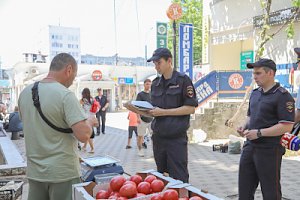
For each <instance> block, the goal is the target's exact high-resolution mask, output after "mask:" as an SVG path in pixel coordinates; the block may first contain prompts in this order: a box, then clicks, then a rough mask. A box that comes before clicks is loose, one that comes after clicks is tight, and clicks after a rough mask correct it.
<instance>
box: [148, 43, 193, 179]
mask: <svg viewBox="0 0 300 200" xmlns="http://www.w3.org/2000/svg"><path fill="white" fill-rule="evenodd" d="M147 61H148V62H151V61H153V63H154V64H155V69H156V71H157V72H158V73H159V74H160V75H161V76H160V77H157V78H155V79H154V80H153V82H152V86H151V103H152V105H153V106H154V107H155V108H154V109H152V110H150V111H149V112H148V113H149V114H151V115H152V116H154V119H153V121H152V124H151V128H152V130H153V135H152V141H153V154H154V159H155V162H156V166H157V170H158V171H159V172H161V173H164V172H166V173H168V174H169V175H170V176H171V177H173V178H175V179H178V180H181V181H183V182H186V183H187V182H188V181H189V173H188V147H187V143H188V137H187V129H188V128H189V126H190V114H192V113H194V112H195V107H196V106H198V102H197V99H196V93H195V89H194V86H193V84H192V81H191V80H190V78H189V77H188V76H187V75H186V74H184V73H179V72H177V71H176V70H174V69H173V59H172V54H171V52H170V51H169V50H168V49H167V48H158V49H156V50H155V51H154V53H153V55H152V57H151V58H150V59H149V60H147Z"/></svg>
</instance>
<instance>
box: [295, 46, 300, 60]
mask: <svg viewBox="0 0 300 200" xmlns="http://www.w3.org/2000/svg"><path fill="white" fill-rule="evenodd" d="M294 51H295V53H296V54H297V56H298V58H297V62H296V63H300V48H295V49H294Z"/></svg>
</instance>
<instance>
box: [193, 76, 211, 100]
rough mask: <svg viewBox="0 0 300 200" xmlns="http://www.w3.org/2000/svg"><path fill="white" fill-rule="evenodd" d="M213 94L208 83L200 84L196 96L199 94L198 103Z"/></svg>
mask: <svg viewBox="0 0 300 200" xmlns="http://www.w3.org/2000/svg"><path fill="white" fill-rule="evenodd" d="M213 92H214V91H213V89H212V88H211V87H210V85H209V84H208V83H207V82H206V81H204V82H203V83H202V84H200V85H199V86H198V87H197V88H196V94H197V98H198V102H201V101H202V100H204V99H205V98H207V97H209V96H210V95H212V93H213Z"/></svg>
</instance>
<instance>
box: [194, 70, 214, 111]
mask: <svg viewBox="0 0 300 200" xmlns="http://www.w3.org/2000/svg"><path fill="white" fill-rule="evenodd" d="M194 87H195V90H196V95H197V99H198V105H199V106H200V105H201V104H203V103H204V102H205V101H207V100H208V99H209V98H211V97H213V95H214V94H216V93H217V72H216V71H212V72H210V73H209V74H208V75H206V76H205V77H203V78H202V79H200V80H199V81H197V82H196V83H195V84H194Z"/></svg>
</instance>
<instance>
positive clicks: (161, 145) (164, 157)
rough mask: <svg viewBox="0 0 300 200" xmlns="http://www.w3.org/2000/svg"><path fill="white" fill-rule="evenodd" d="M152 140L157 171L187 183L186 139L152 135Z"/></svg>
mask: <svg viewBox="0 0 300 200" xmlns="http://www.w3.org/2000/svg"><path fill="white" fill-rule="evenodd" d="M152 140H153V154H154V159H155V163H156V166H157V171H158V172H160V173H164V172H167V173H168V174H169V175H170V177H172V178H174V179H177V180H181V181H183V182H185V183H188V181H189V172H188V148H187V137H181V138H174V139H169V138H160V137H158V136H157V134H156V133H154V134H153V135H152Z"/></svg>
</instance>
